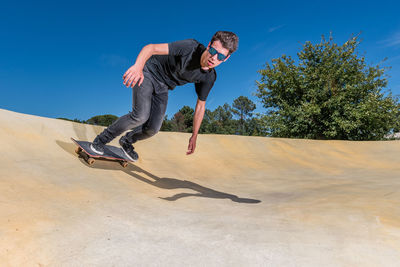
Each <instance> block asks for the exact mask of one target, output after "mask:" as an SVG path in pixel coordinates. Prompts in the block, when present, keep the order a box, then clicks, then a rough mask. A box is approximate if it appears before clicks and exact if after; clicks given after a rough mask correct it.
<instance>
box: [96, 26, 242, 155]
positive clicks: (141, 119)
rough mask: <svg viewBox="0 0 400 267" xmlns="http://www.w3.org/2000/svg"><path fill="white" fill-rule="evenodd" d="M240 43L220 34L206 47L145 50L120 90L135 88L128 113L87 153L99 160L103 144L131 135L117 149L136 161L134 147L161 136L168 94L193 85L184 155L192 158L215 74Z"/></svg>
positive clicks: (189, 44)
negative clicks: (193, 99) (190, 129)
mask: <svg viewBox="0 0 400 267" xmlns="http://www.w3.org/2000/svg"><path fill="white" fill-rule="evenodd" d="M238 41H239V38H238V37H237V36H236V34H234V33H232V32H227V31H218V32H216V33H215V34H214V35H213V37H212V38H211V41H210V43H209V44H208V46H207V47H205V46H203V45H202V44H200V43H199V42H197V41H196V40H193V39H188V40H183V41H177V42H172V43H164V44H149V45H146V46H145V47H143V49H142V50H141V52H140V53H139V55H138V57H137V59H136V62H135V64H134V65H133V66H131V67H130V68H129V69H128V70H127V71H126V72H125V74H124V76H123V80H124V85H125V86H126V87H132V88H133V104H132V112H130V113H129V114H126V115H124V116H122V117H120V118H119V119H118V120H116V121H115V122H114V123H113V124H112V125H110V126H109V127H108V128H107V129H105V130H104V131H103V132H102V133H101V134H99V135H98V136H97V137H96V138H95V139H94V141H93V143H92V145H91V149H92V150H93V151H94V152H95V153H97V154H100V155H103V154H104V145H105V144H107V143H108V142H110V141H111V140H113V139H114V138H116V137H117V136H119V135H120V134H122V133H123V132H125V131H127V130H129V129H133V130H132V131H130V132H128V133H127V134H126V135H125V136H123V137H121V139H120V140H119V143H120V145H121V147H122V149H123V150H124V152H125V154H126V155H127V157H129V158H130V159H131V160H133V161H137V160H138V158H139V155H138V154H137V153H136V151H135V150H134V147H133V146H132V144H133V143H135V142H136V141H138V140H143V139H146V138H149V137H151V136H153V135H155V134H156V133H157V132H158V131H159V130H160V128H161V125H162V122H163V120H164V115H165V111H166V109H167V102H168V90H172V89H174V88H175V86H177V85H184V84H186V83H194V84H195V89H196V93H197V96H198V99H197V104H196V109H195V113H194V118H193V134H192V136H191V137H190V139H189V145H188V151H187V153H186V154H187V155H189V154H192V153H193V152H194V151H195V149H196V140H197V135H198V132H199V129H200V125H201V122H202V120H203V116H204V111H205V104H206V99H207V96H208V94H209V92H210V90H211V88H212V86H213V85H214V82H215V80H216V78H217V74H216V72H215V70H214V68H215V67H217V66H218V65H219V64H221V63H222V62H225V61H226V60H227V59H228V58H229V57H230V55H231V54H232V53H233V52H235V51H236V49H237V46H238Z"/></svg>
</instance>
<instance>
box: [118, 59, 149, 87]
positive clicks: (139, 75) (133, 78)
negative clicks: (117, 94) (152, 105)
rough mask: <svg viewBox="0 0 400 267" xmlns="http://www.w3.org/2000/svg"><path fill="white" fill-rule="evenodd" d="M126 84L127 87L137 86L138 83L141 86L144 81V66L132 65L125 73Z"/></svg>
mask: <svg viewBox="0 0 400 267" xmlns="http://www.w3.org/2000/svg"><path fill="white" fill-rule="evenodd" d="M123 79H124V85H125V86H126V87H132V88H133V87H135V85H136V83H138V85H139V86H140V85H141V84H142V82H143V79H144V76H143V68H140V67H138V66H137V65H136V64H135V65H132V67H130V68H129V69H128V70H127V71H126V72H125V74H124V76H123Z"/></svg>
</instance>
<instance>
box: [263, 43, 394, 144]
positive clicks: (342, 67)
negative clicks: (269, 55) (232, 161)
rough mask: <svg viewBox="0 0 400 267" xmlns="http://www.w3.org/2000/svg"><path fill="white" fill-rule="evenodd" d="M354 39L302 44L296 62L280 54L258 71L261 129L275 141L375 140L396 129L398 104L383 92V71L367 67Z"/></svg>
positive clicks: (384, 78) (384, 81) (384, 79)
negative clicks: (275, 138)
mask: <svg viewBox="0 0 400 267" xmlns="http://www.w3.org/2000/svg"><path fill="white" fill-rule="evenodd" d="M359 43H360V42H359V41H358V37H354V38H351V39H349V40H348V41H347V42H345V43H344V44H343V45H341V46H339V45H337V44H336V43H334V42H333V38H332V37H330V38H329V39H328V40H326V39H325V38H324V37H322V40H321V42H320V43H319V44H316V45H313V44H312V43H311V42H306V43H305V44H304V46H303V49H302V51H300V52H299V53H298V54H297V55H298V58H299V60H298V64H297V65H296V64H295V61H294V60H293V59H292V58H291V57H290V56H285V55H283V56H282V57H280V58H277V59H273V60H272V63H271V64H269V63H267V64H266V67H265V69H262V70H260V71H259V73H260V74H261V80H260V81H257V84H258V89H257V93H256V95H257V96H258V97H259V98H260V99H261V102H262V104H263V106H264V107H265V108H266V110H267V112H266V114H265V115H264V116H263V117H262V118H261V120H260V122H261V124H262V126H263V127H264V128H265V129H266V130H267V131H268V132H269V133H270V134H271V135H272V136H276V137H292V138H312V139H348V140H378V139H382V138H383V137H384V135H385V134H387V133H388V132H390V131H392V130H393V129H395V128H396V127H398V115H399V103H398V100H397V98H396V97H393V96H392V95H391V94H390V93H385V92H384V91H383V89H384V88H385V87H386V86H387V78H386V75H385V70H386V68H382V67H380V66H379V65H376V66H367V64H366V60H365V57H364V56H359V55H358V53H357V47H358V45H359Z"/></svg>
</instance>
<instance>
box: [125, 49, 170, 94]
mask: <svg viewBox="0 0 400 267" xmlns="http://www.w3.org/2000/svg"><path fill="white" fill-rule="evenodd" d="M168 52H169V51H168V44H167V43H165V44H148V45H146V46H145V47H143V48H142V50H141V51H140V53H139V55H138V56H137V58H136V62H135V64H134V65H132V66H131V67H130V68H129V69H128V70H127V71H126V72H125V74H124V76H123V79H124V85H125V86H126V87H132V88H133V87H134V86H135V84H136V83H138V84H139V85H141V84H142V82H143V79H144V76H143V68H144V64H146V61H147V60H148V59H149V58H150V57H151V56H152V55H168Z"/></svg>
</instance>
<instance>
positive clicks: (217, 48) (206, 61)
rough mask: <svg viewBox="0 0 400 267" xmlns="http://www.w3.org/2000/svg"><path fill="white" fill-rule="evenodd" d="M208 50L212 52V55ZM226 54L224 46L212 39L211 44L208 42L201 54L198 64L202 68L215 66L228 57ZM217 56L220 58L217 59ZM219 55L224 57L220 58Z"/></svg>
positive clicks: (227, 51) (226, 50) (227, 52)
mask: <svg viewBox="0 0 400 267" xmlns="http://www.w3.org/2000/svg"><path fill="white" fill-rule="evenodd" d="M210 49H211V50H210ZM210 52H212V53H214V55H212V53H210ZM218 54H219V55H218ZM228 54H229V50H228V49H226V48H224V47H223V46H222V44H221V42H220V41H218V40H217V41H214V42H213V43H212V44H211V43H209V44H208V46H207V50H206V51H204V53H203V55H201V60H200V65H201V67H202V69H204V70H209V69H212V68H215V67H216V66H218V65H219V64H221V63H222V62H225V61H226V60H228V58H229V57H230V55H228ZM218 57H220V59H218ZM221 57H225V59H222V60H221Z"/></svg>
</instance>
